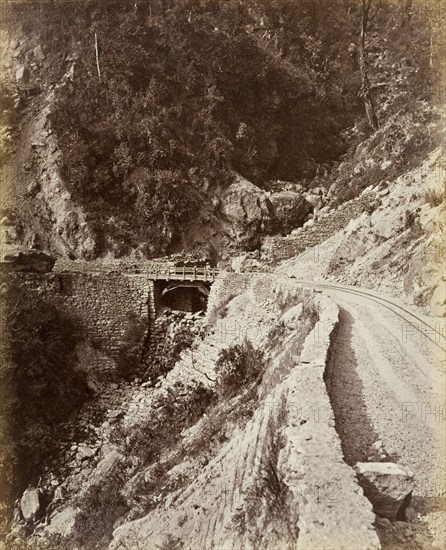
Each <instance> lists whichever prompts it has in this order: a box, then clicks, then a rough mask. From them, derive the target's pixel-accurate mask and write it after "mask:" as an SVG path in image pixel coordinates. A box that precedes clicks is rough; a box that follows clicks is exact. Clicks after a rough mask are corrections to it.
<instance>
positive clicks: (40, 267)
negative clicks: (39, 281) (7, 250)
mask: <svg viewBox="0 0 446 550" xmlns="http://www.w3.org/2000/svg"><path fill="white" fill-rule="evenodd" d="M55 263H56V260H55V258H53V257H52V256H50V255H49V254H45V253H44V252H40V251H38V250H29V251H26V252H18V253H16V254H7V255H5V256H4V258H3V261H2V262H0V267H1V269H2V270H9V271H25V272H33V273H48V272H49V271H51V270H52V269H53V267H54V264H55Z"/></svg>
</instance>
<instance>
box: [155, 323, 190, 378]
mask: <svg viewBox="0 0 446 550" xmlns="http://www.w3.org/2000/svg"><path fill="white" fill-rule="evenodd" d="M163 324H164V329H165V330H166V337H165V339H164V340H163V341H162V342H160V343H159V344H158V345H157V346H156V348H155V350H154V352H153V356H152V357H151V358H149V361H148V363H149V365H148V367H147V369H146V372H145V374H144V378H146V379H147V380H149V381H151V382H155V380H156V379H157V378H159V377H160V376H164V375H166V374H167V373H168V372H169V371H170V370H172V369H173V367H174V366H175V364H176V362H177V361H178V360H179V359H180V357H181V354H182V352H183V351H185V350H186V349H188V348H190V347H191V346H192V344H193V342H194V339H195V333H194V332H193V331H192V330H191V328H190V327H188V326H184V325H181V324H180V325H177V326H176V327H175V330H174V333H173V335H172V336H168V335H167V328H168V326H169V320H168V319H166V320H165V321H164V323H163Z"/></svg>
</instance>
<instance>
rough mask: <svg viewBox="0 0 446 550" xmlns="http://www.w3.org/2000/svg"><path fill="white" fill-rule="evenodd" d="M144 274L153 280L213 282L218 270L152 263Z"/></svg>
mask: <svg viewBox="0 0 446 550" xmlns="http://www.w3.org/2000/svg"><path fill="white" fill-rule="evenodd" d="M146 273H147V276H148V278H149V279H153V280H160V279H161V280H165V281H205V282H213V281H215V279H216V278H217V277H218V275H219V273H220V270H219V269H217V268H215V267H189V266H188V267H186V266H180V267H178V266H171V265H163V264H156V263H154V264H152V266H151V267H150V268H149V270H148V271H147V272H146Z"/></svg>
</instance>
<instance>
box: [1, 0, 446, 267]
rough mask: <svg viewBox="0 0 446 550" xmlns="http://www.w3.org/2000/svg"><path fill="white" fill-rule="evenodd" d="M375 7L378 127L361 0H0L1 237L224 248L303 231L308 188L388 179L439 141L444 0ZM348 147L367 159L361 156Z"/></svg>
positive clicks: (75, 247)
mask: <svg viewBox="0 0 446 550" xmlns="http://www.w3.org/2000/svg"><path fill="white" fill-rule="evenodd" d="M376 8H377V12H376V14H371V16H373V18H372V17H371V21H370V24H369V27H368V35H367V58H366V60H367V64H368V73H369V78H370V81H371V89H372V92H373V96H374V102H375V104H376V107H375V108H376V116H377V120H378V121H379V125H380V128H384V127H385V128H386V130H385V131H384V130H382V129H381V130H380V129H378V131H377V132H375V131H374V128H372V127H370V126H369V125H368V122H367V119H366V117H365V110H364V102H363V99H362V96H361V93H360V91H361V74H360V67H359V65H358V61H357V59H358V51H357V43H358V35H359V31H360V23H361V13H360V9H359V6H358V3H357V2H353V1H350V0H342V1H339V2H337V3H336V5H335V3H331V2H326V3H320V2H314V1H313V0H302V1H300V2H277V3H271V2H264V1H261V0H260V1H259V0H257V1H254V0H253V1H249V2H243V3H242V2H238V1H233V2H232V1H231V2H214V1H211V0H209V1H206V2H200V3H198V2H195V1H192V0H191V1H188V2H183V1H181V2H177V1H174V0H170V1H153V2H143V1H136V2H129V1H125V0H120V1H114V2H110V1H108V0H107V1H106V2H102V1H95V2H88V3H86V4H85V3H79V2H74V1H73V2H53V3H51V4H50V3H41V4H39V5H38V6H37V5H35V4H33V3H29V2H22V1H20V0H17V1H14V2H10V3H8V4H7V5H5V7H4V18H3V23H2V33H3V34H2V64H3V67H4V69H5V71H4V72H3V71H2V74H3V77H2V78H3V82H2V86H3V90H4V92H3V94H2V95H3V96H2V105H3V109H2V110H3V126H2V156H3V158H4V160H5V165H6V168H5V171H4V175H3V180H4V181H3V187H4V199H5V201H4V202H5V205H4V207H5V208H6V210H4V212H3V214H4V215H3V216H2V231H3V233H4V234H5V238H6V240H7V241H8V243H9V244H10V245H11V246H25V247H31V246H33V247H36V248H41V249H43V250H47V251H50V252H53V253H55V254H56V255H58V256H64V257H72V258H77V257H83V258H87V259H91V258H96V257H110V256H111V257H121V256H127V255H134V256H136V257H154V256H160V255H164V254H166V253H173V252H179V251H181V250H183V249H184V250H193V251H199V252H200V253H202V254H204V255H205V256H207V257H210V258H212V259H214V260H216V261H218V260H220V259H222V258H224V257H225V256H228V255H230V254H231V253H232V252H233V251H234V249H246V250H255V249H257V248H258V247H259V246H260V244H261V242H260V241H261V238H262V236H264V235H271V234H287V233H289V232H290V231H292V230H293V229H295V228H298V227H300V226H302V225H303V223H305V221H307V219H308V216H310V217H311V215H312V212H313V210H314V208H315V204H317V201H316V203H315V199H314V197H313V198H312V194H316V195H318V196H319V197H321V196H322V197H323V199H324V202H325V203H329V204H332V205H336V204H338V203H340V202H343V201H344V200H346V199H347V198H351V197H352V196H355V194H357V193H358V192H359V191H360V190H361V189H363V188H365V187H367V186H368V185H370V184H373V183H376V182H377V181H378V180H380V179H381V177H382V176H384V177H386V178H389V177H393V176H397V175H399V174H400V173H401V172H402V170H404V169H405V167H406V166H407V164H408V163H411V162H413V160H414V157H416V156H417V155H423V154H424V152H426V151H428V150H430V149H432V148H433V147H434V145H435V143H434V142H435V136H434V135H433V133H432V127H433V126H434V125H435V123H436V121H438V115H437V113H436V111H435V103H436V102H438V100H439V99H440V95H441V94H440V90H439V88H438V86H437V85H436V83H437V82H438V81H439V80H438V78H439V75H441V72H442V69H443V65H442V57H441V55H440V52H441V48H442V42H441V40H442V34H441V32H440V27H439V23H438V22H439V21H441V13H439V11H438V9H437V10H435V9H434V7H433V6H431V5H429V4H427V3H426V4H424V3H423V5H421V3H420V4H418V3H415V4H413V3H411V2H403V3H400V2H393V1H392V0H388V1H387V2H384V3H380V4H379V5H377V6H376ZM328 21H329V22H330V24H329V25H328V24H327V22H328ZM110 29H113V31H112V32H110ZM429 36H432V39H430V38H429ZM389 124H390V126H389ZM403 127H405V128H406V129H407V130H408V133H409V134H410V137H409V136H407V135H406V134H405V131H404V130H402V128H403ZM406 138H407V139H406ZM396 143H398V146H397V147H395V144H396ZM358 147H362V148H364V149H366V150H372V149H373V150H374V151H375V153H376V154H375V157H378V160H377V161H376V162H375V164H373V165H372V164H363V165H362V166H359V165H358V164H357V163H355V161H354V158H355V155H356V154H357V149H358ZM353 168H354V171H353ZM383 171H384V174H383ZM310 188H312V189H316V192H315V193H312V194H310V196H309V195H308V193H307V190H308V189H310ZM284 193H286V194H285V195H284Z"/></svg>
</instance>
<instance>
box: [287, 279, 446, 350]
mask: <svg viewBox="0 0 446 550" xmlns="http://www.w3.org/2000/svg"><path fill="white" fill-rule="evenodd" d="M296 283H297V284H299V285H301V286H309V287H312V288H320V289H327V290H334V291H336V292H344V293H347V294H353V295H356V296H361V297H362V298H366V299H367V300H371V301H373V302H375V303H377V304H379V305H381V306H382V307H385V308H386V309H388V310H390V311H392V313H394V314H395V315H397V316H398V317H400V318H401V319H403V320H404V321H405V322H406V323H408V324H409V325H411V326H412V327H413V328H414V329H415V330H417V331H418V332H420V333H421V334H422V335H423V337H424V338H426V339H428V340H429V341H430V342H432V343H433V344H434V345H435V346H437V347H438V348H439V349H440V350H441V351H442V352H444V354H445V359H446V341H445V340H446V339H445V336H446V335H445V328H446V320H444V321H443V325H442V326H441V325H440V327H439V329H438V328H437V327H433V326H432V325H431V324H429V323H428V322H427V321H426V320H425V319H422V318H421V317H420V316H418V315H416V314H415V313H413V312H412V311H410V310H408V309H406V308H405V307H403V306H401V305H399V304H397V303H395V302H393V301H392V300H389V299H387V298H382V297H380V296H377V295H376V294H371V293H370V292H366V291H365V290H358V289H354V288H349V287H344V286H341V285H336V284H328V283H316V282H314V283H313V282H311V283H310V282H308V281H299V280H296ZM415 321H417V322H415ZM440 323H441V322H440V321H439V324H440Z"/></svg>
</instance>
